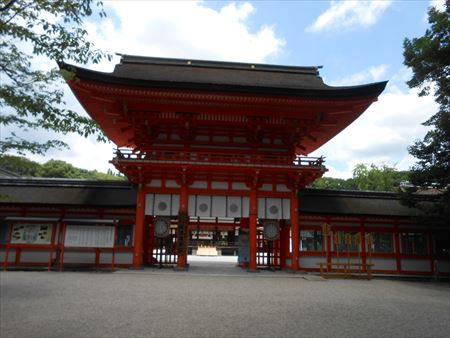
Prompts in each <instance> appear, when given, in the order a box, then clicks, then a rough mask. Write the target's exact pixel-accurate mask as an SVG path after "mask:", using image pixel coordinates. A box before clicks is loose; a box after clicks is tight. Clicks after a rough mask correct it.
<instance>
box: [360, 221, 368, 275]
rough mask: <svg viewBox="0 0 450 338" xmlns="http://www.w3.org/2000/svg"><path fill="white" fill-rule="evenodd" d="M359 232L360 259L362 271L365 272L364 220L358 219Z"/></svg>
mask: <svg viewBox="0 0 450 338" xmlns="http://www.w3.org/2000/svg"><path fill="white" fill-rule="evenodd" d="M360 232H361V243H360V245H361V259H362V266H363V267H362V269H363V271H367V250H366V226H365V219H364V218H360Z"/></svg>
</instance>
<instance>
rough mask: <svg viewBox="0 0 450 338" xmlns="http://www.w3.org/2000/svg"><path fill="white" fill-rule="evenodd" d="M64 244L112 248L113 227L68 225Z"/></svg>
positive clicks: (67, 245)
mask: <svg viewBox="0 0 450 338" xmlns="http://www.w3.org/2000/svg"><path fill="white" fill-rule="evenodd" d="M64 246H66V247H86V248H112V247H113V246H114V227H112V226H86V225H68V226H67V228H66V239H65V245H64Z"/></svg>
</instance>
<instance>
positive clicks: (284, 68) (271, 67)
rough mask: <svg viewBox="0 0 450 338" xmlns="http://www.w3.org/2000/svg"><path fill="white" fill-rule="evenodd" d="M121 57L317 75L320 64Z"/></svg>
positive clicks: (124, 60) (123, 56) (128, 60)
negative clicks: (302, 64) (301, 64)
mask: <svg viewBox="0 0 450 338" xmlns="http://www.w3.org/2000/svg"><path fill="white" fill-rule="evenodd" d="M116 54H117V55H119V56H120V57H121V59H120V63H121V64H126V63H142V64H153V65H169V66H170V65H173V66H189V67H203V68H221V69H243V70H253V71H275V72H286V73H299V74H309V75H319V68H320V66H288V65H275V64H264V63H250V62H233V61H213V60H199V59H183V58H162V57H152V56H141V55H128V54H120V53H116Z"/></svg>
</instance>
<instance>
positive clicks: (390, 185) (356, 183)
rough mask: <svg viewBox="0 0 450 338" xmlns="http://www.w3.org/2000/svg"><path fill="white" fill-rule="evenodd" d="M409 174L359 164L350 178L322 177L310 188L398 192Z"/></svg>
mask: <svg viewBox="0 0 450 338" xmlns="http://www.w3.org/2000/svg"><path fill="white" fill-rule="evenodd" d="M408 175H409V172H407V171H398V170H397V169H395V168H394V167H389V166H387V165H382V166H376V165H375V164H371V165H370V166H367V165H366V164H363V163H359V164H357V165H356V166H355V167H354V168H353V176H352V178H349V179H346V180H343V179H339V178H332V177H323V178H319V179H318V180H316V181H315V182H314V183H313V185H312V187H314V188H326V189H351V190H372V191H398V189H399V187H400V183H401V182H402V181H406V180H407V179H408Z"/></svg>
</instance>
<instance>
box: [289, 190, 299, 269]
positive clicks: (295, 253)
mask: <svg viewBox="0 0 450 338" xmlns="http://www.w3.org/2000/svg"><path fill="white" fill-rule="evenodd" d="M291 227H292V255H291V270H292V271H297V270H298V269H299V264H298V258H299V247H300V239H299V237H300V228H299V225H298V196H297V190H296V189H294V191H293V192H292V195H291Z"/></svg>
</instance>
